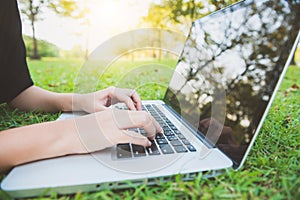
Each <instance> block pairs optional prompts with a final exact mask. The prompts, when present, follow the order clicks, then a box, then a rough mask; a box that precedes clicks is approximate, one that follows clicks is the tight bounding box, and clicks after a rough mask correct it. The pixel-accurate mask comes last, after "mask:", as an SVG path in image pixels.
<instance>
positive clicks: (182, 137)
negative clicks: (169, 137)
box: [177, 133, 186, 140]
mask: <svg viewBox="0 0 300 200" xmlns="http://www.w3.org/2000/svg"><path fill="white" fill-rule="evenodd" d="M177 137H179V139H181V140H186V139H185V137H184V135H182V134H181V133H180V134H177Z"/></svg>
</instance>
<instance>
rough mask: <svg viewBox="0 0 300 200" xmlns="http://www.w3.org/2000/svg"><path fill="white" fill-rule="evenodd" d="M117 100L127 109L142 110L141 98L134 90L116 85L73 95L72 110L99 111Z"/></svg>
mask: <svg viewBox="0 0 300 200" xmlns="http://www.w3.org/2000/svg"><path fill="white" fill-rule="evenodd" d="M118 102H123V103H125V104H126V105H127V107H128V108H129V110H142V103H141V99H140V97H139V95H138V94H137V93H136V92H135V90H131V89H121V88H116V87H108V88H106V89H104V90H100V91H97V92H93V93H88V94H77V95H74V97H73V110H83V111H85V112H88V113H93V112H99V111H103V110H106V109H107V108H108V107H109V106H110V105H113V104H115V103H118Z"/></svg>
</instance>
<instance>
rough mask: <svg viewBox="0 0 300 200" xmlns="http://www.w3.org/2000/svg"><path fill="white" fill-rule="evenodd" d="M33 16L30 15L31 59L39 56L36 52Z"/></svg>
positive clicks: (36, 58) (37, 58)
mask: <svg viewBox="0 0 300 200" xmlns="http://www.w3.org/2000/svg"><path fill="white" fill-rule="evenodd" d="M34 21H35V16H34V15H32V16H31V28H32V55H31V57H30V58H31V59H34V60H39V59H40V58H41V57H40V56H39V54H38V44H37V40H36V37H35V27H34Z"/></svg>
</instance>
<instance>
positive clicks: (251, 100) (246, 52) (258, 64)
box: [165, 0, 300, 166]
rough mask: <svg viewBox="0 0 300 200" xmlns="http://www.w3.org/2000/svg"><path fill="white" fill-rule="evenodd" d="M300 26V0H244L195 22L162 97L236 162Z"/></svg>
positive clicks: (269, 96) (274, 85)
mask: <svg viewBox="0 0 300 200" xmlns="http://www.w3.org/2000/svg"><path fill="white" fill-rule="evenodd" d="M299 27H300V1H295V0H294V1H284V0H270V1H269V0H268V1H264V0H262V1H243V2H240V3H238V4H236V5H233V6H231V7H228V8H226V9H224V10H221V11H218V12H216V13H214V14H212V15H209V16H206V17H204V18H201V19H200V20H197V21H195V22H194V24H193V26H192V28H191V30H190V34H189V37H188V39H187V41H186V43H185V47H184V49H183V52H182V55H181V57H180V59H179V61H178V64H177V67H176V70H175V73H174V75H173V77H172V80H171V83H170V85H169V88H168V90H167V93H166V96H165V102H166V103H167V104H168V105H169V106H171V107H172V108H173V109H174V110H176V111H177V112H178V113H179V114H180V115H181V116H182V117H183V119H184V120H185V121H187V122H188V123H189V124H191V125H193V127H194V128H195V129H196V130H198V131H199V132H198V134H202V135H203V137H206V138H207V139H208V140H209V141H210V142H211V143H213V144H215V145H216V146H217V147H218V148H220V149H221V150H222V151H223V152H224V153H225V154H227V155H228V156H229V157H230V158H231V159H232V160H233V161H234V164H235V166H238V165H239V164H240V162H241V160H242V159H243V156H244V154H245V152H246V150H247V147H248V146H249V144H250V142H251V139H252V138H253V136H254V134H255V132H256V130H257V128H258V125H259V122H260V121H261V120H262V117H263V114H264V112H265V110H266V107H267V105H268V103H269V101H270V100H271V96H272V94H273V92H274V89H275V87H276V84H277V83H278V80H279V78H280V75H281V74H282V71H283V69H284V66H285V64H286V62H287V59H288V57H289V54H290V52H291V51H292V47H293V45H294V43H295V40H296V38H297V35H298V32H299Z"/></svg>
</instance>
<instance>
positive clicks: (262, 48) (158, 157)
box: [1, 0, 300, 197]
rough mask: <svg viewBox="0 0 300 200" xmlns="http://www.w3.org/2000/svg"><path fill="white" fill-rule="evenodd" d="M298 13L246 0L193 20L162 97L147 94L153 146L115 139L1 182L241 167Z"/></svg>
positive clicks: (100, 183) (118, 180)
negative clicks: (157, 128) (156, 129)
mask: <svg viewBox="0 0 300 200" xmlns="http://www.w3.org/2000/svg"><path fill="white" fill-rule="evenodd" d="M299 19H300V1H297V0H294V1H285V0H276V1H273V0H246V1H241V2H239V3H237V4H234V5H232V6H230V7H227V8H225V9H222V10H220V11H217V12H215V13H213V14H210V15H208V16H205V17H203V18H201V19H199V20H196V21H195V22H194V23H193V24H192V26H191V29H190V33H189V35H188V37H187V39H186V42H185V44H184V47H183V50H182V53H181V55H180V58H179V60H178V63H177V65H176V69H175V71H174V74H173V76H172V78H171V80H170V83H169V86H168V88H167V91H166V93H165V97H164V100H163V101H161V100H147V101H143V105H144V106H143V109H144V110H145V111H148V112H150V113H151V114H152V115H153V116H154V117H155V118H156V119H157V121H158V122H159V123H160V124H161V126H162V127H163V128H164V133H163V134H157V135H156V137H155V139H154V140H153V141H152V146H151V147H148V148H144V147H141V146H137V145H133V144H118V145H116V146H114V147H112V148H107V149H105V150H102V151H98V152H95V153H91V154H87V155H71V156H64V157H59V158H53V159H46V160H41V161H37V162H32V163H28V164H24V165H21V166H17V167H15V168H14V169H13V170H12V171H11V172H10V173H9V174H8V175H7V176H6V177H5V179H4V180H3V181H2V183H1V189H2V190H4V191H6V192H7V193H8V194H10V195H11V196H12V197H31V196H39V195H45V194H49V193H51V192H57V193H59V194H69V193H75V192H86V191H97V190H101V189H107V188H114V189H115V188H127V187H129V185H131V186H132V185H138V184H145V183H147V184H156V183H157V180H159V181H168V180H172V179H170V177H174V176H175V175H177V174H181V175H182V179H183V180H192V179H194V178H195V176H196V175H197V174H198V173H204V172H211V173H208V176H210V175H215V174H217V173H218V172H223V171H226V169H232V168H233V169H235V170H238V169H240V168H241V167H242V165H243V163H244V162H245V159H246V157H247V155H248V153H249V151H250V149H251V147H252V145H253V143H254V140H255V138H256V136H257V135H258V133H259V130H260V128H261V126H262V124H263V121H264V119H265V117H266V115H267V112H268V110H269V108H270V106H271V103H272V101H273V99H274V96H275V92H276V91H277V89H278V87H279V85H280V82H281V80H282V79H283V76H284V74H285V71H286V69H287V67H288V65H289V63H290V61H291V59H292V57H293V53H294V52H295V49H296V47H297V43H298V41H299V38H300V31H299V29H300V21H299ZM115 107H116V108H115V109H123V106H122V105H116V106H115ZM80 115H82V113H77V114H69V113H63V114H62V115H61V116H60V117H59V120H60V119H66V118H69V117H76V116H80ZM133 131H137V132H139V133H140V134H144V131H143V129H134V130H133ZM128 182H130V184H128Z"/></svg>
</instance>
